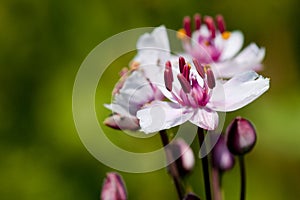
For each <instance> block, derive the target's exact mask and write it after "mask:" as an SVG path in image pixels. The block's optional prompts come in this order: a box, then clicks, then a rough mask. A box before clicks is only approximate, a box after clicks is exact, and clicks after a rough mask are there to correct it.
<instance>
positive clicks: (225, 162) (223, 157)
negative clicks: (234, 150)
mask: <svg viewBox="0 0 300 200" xmlns="http://www.w3.org/2000/svg"><path fill="white" fill-rule="evenodd" d="M212 163H213V167H214V168H216V169H218V170H220V171H228V170H230V169H232V168H233V166H234V156H233V155H232V154H231V153H230V151H229V150H228V148H227V145H226V142H225V139H224V136H223V135H220V137H219V139H218V141H217V143H216V145H215V146H214V148H213V150H212Z"/></svg>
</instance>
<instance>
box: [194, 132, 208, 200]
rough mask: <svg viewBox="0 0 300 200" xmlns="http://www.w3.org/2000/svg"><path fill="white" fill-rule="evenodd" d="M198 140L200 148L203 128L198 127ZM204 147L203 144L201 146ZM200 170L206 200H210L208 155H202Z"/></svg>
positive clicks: (202, 139)
mask: <svg viewBox="0 0 300 200" xmlns="http://www.w3.org/2000/svg"><path fill="white" fill-rule="evenodd" d="M197 133H198V140H199V145H200V148H201V146H202V145H204V130H203V128H200V127H198V132H197ZM203 149H205V146H204V147H203ZM201 160H202V171H203V177H204V185H205V195H206V199H207V200H211V199H212V198H211V190H210V178H209V165H208V156H205V157H203V158H202V159H201Z"/></svg>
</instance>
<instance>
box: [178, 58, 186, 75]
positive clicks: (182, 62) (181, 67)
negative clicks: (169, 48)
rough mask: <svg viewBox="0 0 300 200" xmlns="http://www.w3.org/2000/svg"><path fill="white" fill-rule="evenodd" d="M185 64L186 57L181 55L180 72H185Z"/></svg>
mask: <svg viewBox="0 0 300 200" xmlns="http://www.w3.org/2000/svg"><path fill="white" fill-rule="evenodd" d="M184 65H185V59H184V57H182V56H180V57H179V71H180V73H182V72H183V67H184Z"/></svg>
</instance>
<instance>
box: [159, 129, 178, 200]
mask: <svg viewBox="0 0 300 200" xmlns="http://www.w3.org/2000/svg"><path fill="white" fill-rule="evenodd" d="M159 135H160V138H161V141H162V143H163V146H164V147H166V146H167V145H168V144H169V139H168V136H167V132H166V130H161V131H159ZM165 152H166V158H167V161H172V160H173V156H172V154H171V152H170V151H168V149H166V148H165ZM169 170H170V174H171V176H172V178H173V182H174V184H175V187H176V191H177V195H178V198H179V199H180V200H182V199H183V192H182V187H181V184H180V177H179V173H178V170H177V166H176V163H175V162H171V163H170V165H169Z"/></svg>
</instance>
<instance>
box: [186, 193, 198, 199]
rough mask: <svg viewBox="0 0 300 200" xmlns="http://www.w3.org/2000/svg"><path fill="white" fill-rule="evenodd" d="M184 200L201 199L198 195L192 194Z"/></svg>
mask: <svg viewBox="0 0 300 200" xmlns="http://www.w3.org/2000/svg"><path fill="white" fill-rule="evenodd" d="M183 200H200V197H198V196H197V195H196V194H194V193H191V192H190V193H188V194H187V195H185V197H184V198H183Z"/></svg>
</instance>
